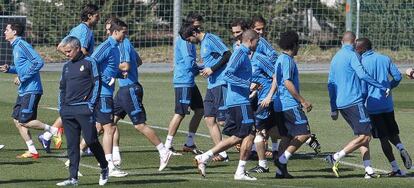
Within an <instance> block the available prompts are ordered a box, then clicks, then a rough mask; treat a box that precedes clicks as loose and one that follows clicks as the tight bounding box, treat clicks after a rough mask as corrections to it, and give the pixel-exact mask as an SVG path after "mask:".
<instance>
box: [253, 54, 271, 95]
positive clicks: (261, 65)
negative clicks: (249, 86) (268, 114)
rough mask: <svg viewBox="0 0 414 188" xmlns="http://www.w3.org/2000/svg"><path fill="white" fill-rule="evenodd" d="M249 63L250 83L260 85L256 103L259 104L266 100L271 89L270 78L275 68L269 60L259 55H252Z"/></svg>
mask: <svg viewBox="0 0 414 188" xmlns="http://www.w3.org/2000/svg"><path fill="white" fill-rule="evenodd" d="M251 63H252V67H253V69H252V71H253V76H252V82H255V83H258V84H260V85H261V89H260V90H259V91H258V98H259V101H258V102H259V103H260V102H262V101H263V99H265V98H266V96H267V94H268V93H269V91H270V88H271V87H272V80H273V78H272V76H273V74H274V73H275V68H274V64H273V63H272V62H271V61H270V60H269V58H267V56H265V55H263V54H261V53H253V57H252V59H251Z"/></svg>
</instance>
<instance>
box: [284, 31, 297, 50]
mask: <svg viewBox="0 0 414 188" xmlns="http://www.w3.org/2000/svg"><path fill="white" fill-rule="evenodd" d="M298 45H299V35H298V34H297V33H296V32H295V31H286V32H284V33H282V34H280V40H279V47H280V48H282V49H283V50H293V49H295V47H297V46H298Z"/></svg>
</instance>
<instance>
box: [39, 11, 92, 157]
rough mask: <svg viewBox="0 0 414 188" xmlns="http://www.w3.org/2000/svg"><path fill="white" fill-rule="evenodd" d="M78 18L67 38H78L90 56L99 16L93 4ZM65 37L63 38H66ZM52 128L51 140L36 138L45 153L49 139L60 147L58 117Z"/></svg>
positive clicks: (59, 48) (45, 135)
mask: <svg viewBox="0 0 414 188" xmlns="http://www.w3.org/2000/svg"><path fill="white" fill-rule="evenodd" d="M80 18H81V21H82V23H80V24H79V25H78V26H76V27H74V28H73V29H72V30H71V31H70V32H69V35H68V36H66V37H69V36H73V37H76V38H78V40H79V41H80V43H81V50H82V53H83V54H84V55H86V56H90V55H91V54H92V52H93V48H94V45H95V40H94V35H93V31H92V30H91V29H92V28H93V27H94V26H96V24H97V23H98V22H99V19H100V14H99V9H98V7H97V6H96V5H93V4H87V5H85V7H84V8H83V9H82V11H81V13H80ZM66 37H65V38H66ZM62 41H63V40H62ZM61 45H62V43H59V45H58V47H57V50H58V51H60V52H62V53H63V54H64V52H63V51H62V47H61ZM53 127H56V128H59V129H58V134H57V135H56V136H55V137H53V138H52V135H51V134H49V133H48V132H44V133H43V134H41V135H39V136H38V139H39V141H40V143H42V145H43V147H44V148H45V150H46V152H48V153H49V152H50V144H51V139H52V140H53V143H54V144H55V148H56V149H59V148H60V147H61V145H62V137H61V135H62V132H63V129H62V127H63V124H62V120H61V118H60V117H58V118H57V119H56V121H55V123H54V124H53Z"/></svg>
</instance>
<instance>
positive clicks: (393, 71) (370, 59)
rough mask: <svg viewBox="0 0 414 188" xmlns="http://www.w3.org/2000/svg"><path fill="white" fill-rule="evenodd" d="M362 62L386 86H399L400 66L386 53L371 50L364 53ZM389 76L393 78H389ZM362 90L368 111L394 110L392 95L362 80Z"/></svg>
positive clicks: (376, 112) (370, 73)
mask: <svg viewBox="0 0 414 188" xmlns="http://www.w3.org/2000/svg"><path fill="white" fill-rule="evenodd" d="M361 62H362V65H363V66H364V68H365V70H366V71H367V73H368V74H369V75H372V77H373V78H374V79H375V80H376V81H378V82H379V83H381V84H382V85H383V86H384V87H386V88H395V87H397V86H398V84H399V83H400V81H401V79H402V78H401V73H400V71H399V70H398V67H397V66H396V65H395V64H394V63H392V60H391V59H390V58H389V57H388V56H386V55H382V54H380V53H378V52H374V51H373V50H369V51H366V52H365V53H364V54H362V59H361ZM389 76H391V77H392V78H393V79H392V80H389V79H388V78H389ZM362 91H363V93H364V95H366V101H365V105H366V107H367V110H368V113H370V114H379V113H386V112H391V111H393V110H394V103H393V100H392V96H391V95H390V96H388V97H386V96H385V93H384V92H383V91H382V90H380V89H378V88H377V87H374V86H372V85H369V84H366V82H364V81H363V82H362Z"/></svg>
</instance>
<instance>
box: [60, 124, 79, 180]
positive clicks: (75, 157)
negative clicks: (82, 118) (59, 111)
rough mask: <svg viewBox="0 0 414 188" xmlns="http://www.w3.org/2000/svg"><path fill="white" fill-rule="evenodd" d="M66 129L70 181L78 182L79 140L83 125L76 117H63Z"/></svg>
mask: <svg viewBox="0 0 414 188" xmlns="http://www.w3.org/2000/svg"><path fill="white" fill-rule="evenodd" d="M62 121H63V122H64V127H65V130H66V131H65V136H66V143H67V152H68V158H69V161H70V162H69V174H70V175H69V179H72V178H73V179H76V180H78V171H79V161H80V153H79V140H80V134H81V125H80V124H79V123H80V122H78V121H77V120H76V119H75V118H74V117H69V116H68V117H63V119H62Z"/></svg>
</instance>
